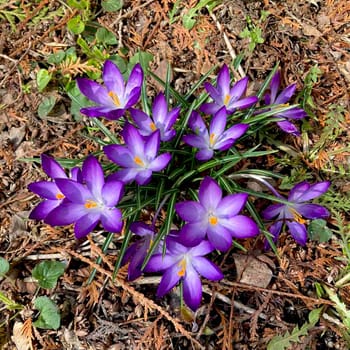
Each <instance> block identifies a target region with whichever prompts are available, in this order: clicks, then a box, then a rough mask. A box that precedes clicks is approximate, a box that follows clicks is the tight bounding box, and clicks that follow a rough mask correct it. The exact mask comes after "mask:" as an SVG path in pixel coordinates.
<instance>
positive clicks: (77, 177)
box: [70, 166, 84, 183]
mask: <svg viewBox="0 0 350 350" xmlns="http://www.w3.org/2000/svg"><path fill="white" fill-rule="evenodd" d="M70 177H71V179H72V180H74V181H77V182H80V183H82V182H83V181H84V179H83V175H82V173H81V170H80V168H79V167H77V166H75V167H74V168H72V169H71V170H70Z"/></svg>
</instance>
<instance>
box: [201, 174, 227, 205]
mask: <svg viewBox="0 0 350 350" xmlns="http://www.w3.org/2000/svg"><path fill="white" fill-rule="evenodd" d="M198 198H199V201H200V203H201V204H202V206H203V207H204V208H206V209H208V210H214V209H216V207H217V206H218V205H219V203H220V201H221V198H222V190H221V188H220V186H219V185H218V184H217V182H216V181H215V180H213V179H212V178H211V177H209V176H207V177H205V178H204V179H203V181H202V182H201V184H200V186H199V193H198Z"/></svg>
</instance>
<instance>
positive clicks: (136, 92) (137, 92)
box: [125, 86, 141, 108]
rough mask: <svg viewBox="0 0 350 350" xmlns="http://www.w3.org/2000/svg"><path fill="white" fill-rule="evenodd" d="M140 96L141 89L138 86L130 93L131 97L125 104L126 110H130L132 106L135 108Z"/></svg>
mask: <svg viewBox="0 0 350 350" xmlns="http://www.w3.org/2000/svg"><path fill="white" fill-rule="evenodd" d="M140 95H141V87H139V86H137V87H135V88H133V89H132V90H131V91H130V93H129V97H128V100H127V102H126V104H125V108H130V107H131V106H134V105H135V104H136V103H137V102H138V100H139V98H140Z"/></svg>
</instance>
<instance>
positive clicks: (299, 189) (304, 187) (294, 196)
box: [288, 181, 315, 203]
mask: <svg viewBox="0 0 350 350" xmlns="http://www.w3.org/2000/svg"><path fill="white" fill-rule="evenodd" d="M310 186H311V185H310V184H309V183H308V182H307V181H302V182H299V183H298V184H296V185H295V186H294V187H293V188H292V189H291V190H290V192H289V196H288V201H289V202H295V203H301V202H304V200H300V198H301V196H302V195H303V194H304V193H307V191H308V190H309V188H310ZM313 198H315V197H313ZM311 199H312V198H311Z"/></svg>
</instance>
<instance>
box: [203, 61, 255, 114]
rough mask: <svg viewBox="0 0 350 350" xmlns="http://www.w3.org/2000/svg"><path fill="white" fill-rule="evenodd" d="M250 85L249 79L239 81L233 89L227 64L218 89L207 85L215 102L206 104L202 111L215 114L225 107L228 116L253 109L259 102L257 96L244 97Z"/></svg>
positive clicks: (220, 73) (223, 68)
mask: <svg viewBox="0 0 350 350" xmlns="http://www.w3.org/2000/svg"><path fill="white" fill-rule="evenodd" d="M247 85H248V78H247V77H245V78H243V79H241V80H238V81H237V82H236V83H235V84H234V85H233V86H232V87H231V86H230V72H229V69H228V67H227V66H226V64H224V65H223V66H222V68H221V69H220V71H219V74H218V78H217V87H216V88H215V87H214V86H213V85H212V84H210V83H205V84H204V87H205V89H206V90H207V92H208V93H209V95H210V97H211V98H212V99H213V100H214V101H213V102H211V103H205V104H203V105H202V106H201V107H200V110H201V111H202V112H204V113H206V114H214V113H216V112H217V111H218V110H219V109H221V108H222V107H225V109H226V111H227V113H228V114H231V113H233V112H234V111H235V110H237V109H239V108H240V109H244V108H248V107H251V106H252V105H253V104H254V103H256V102H257V101H258V98H257V97H256V96H250V97H244V98H242V96H243V95H244V94H245V92H246V90H247Z"/></svg>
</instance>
